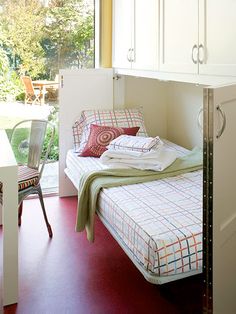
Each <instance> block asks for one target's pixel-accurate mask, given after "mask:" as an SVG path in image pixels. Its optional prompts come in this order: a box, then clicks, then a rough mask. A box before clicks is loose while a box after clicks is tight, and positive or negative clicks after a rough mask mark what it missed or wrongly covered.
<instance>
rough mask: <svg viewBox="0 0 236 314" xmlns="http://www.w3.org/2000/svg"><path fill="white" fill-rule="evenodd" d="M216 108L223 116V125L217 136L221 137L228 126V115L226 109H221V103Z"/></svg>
mask: <svg viewBox="0 0 236 314" xmlns="http://www.w3.org/2000/svg"><path fill="white" fill-rule="evenodd" d="M216 110H218V111H219V113H220V115H221V117H222V120H223V123H222V127H221V128H220V130H219V131H218V132H217V134H216V138H220V137H221V135H222V134H223V132H224V130H225V127H226V116H225V113H224V111H223V110H222V109H221V107H220V105H218V106H217V107H216Z"/></svg>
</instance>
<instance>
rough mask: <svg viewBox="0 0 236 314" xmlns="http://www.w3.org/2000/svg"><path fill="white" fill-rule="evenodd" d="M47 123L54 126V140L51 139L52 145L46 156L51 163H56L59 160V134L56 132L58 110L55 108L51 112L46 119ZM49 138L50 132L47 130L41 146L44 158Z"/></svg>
mask: <svg viewBox="0 0 236 314" xmlns="http://www.w3.org/2000/svg"><path fill="white" fill-rule="evenodd" d="M48 121H50V122H51V123H53V124H54V126H55V134H54V138H53V144H52V146H51V150H50V153H49V156H48V159H49V160H53V161H57V160H59V132H58V108H55V107H54V109H53V110H52V111H51V113H50V115H49V117H48ZM50 138H51V132H50V130H49V129H48V131H47V134H46V138H45V141H44V145H43V154H42V155H43V156H45V153H46V151H47V147H48V145H49V143H50Z"/></svg>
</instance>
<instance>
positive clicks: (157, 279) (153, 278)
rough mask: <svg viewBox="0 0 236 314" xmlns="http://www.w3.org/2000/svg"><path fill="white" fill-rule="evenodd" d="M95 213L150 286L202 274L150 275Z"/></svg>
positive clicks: (103, 219) (195, 272) (195, 271)
mask: <svg viewBox="0 0 236 314" xmlns="http://www.w3.org/2000/svg"><path fill="white" fill-rule="evenodd" d="M96 213H97V215H98V217H99V219H100V220H101V221H102V223H103V224H104V226H105V227H106V228H107V230H108V231H109V232H110V234H111V235H112V236H113V238H114V239H115V240H116V241H117V242H118V244H119V245H120V247H121V248H122V249H123V250H124V252H125V253H126V254H127V256H128V257H129V258H130V260H131V261H132V262H133V263H134V265H135V266H136V267H137V268H138V270H139V271H140V272H141V273H142V275H143V276H144V278H145V279H146V280H147V281H148V282H150V283H152V284H156V285H162V284H165V283H168V282H171V281H175V280H179V279H183V278H186V277H190V276H194V275H198V274H201V273H202V270H193V271H188V272H184V273H181V274H176V275H169V276H158V275H154V274H151V273H150V272H148V271H147V270H145V269H144V268H143V266H142V265H141V264H140V263H139V262H138V261H137V260H136V259H134V258H133V254H132V252H131V251H130V250H129V248H128V247H127V246H126V245H125V244H124V242H123V241H122V240H121V239H120V237H119V235H118V234H117V233H116V232H115V230H114V229H113V228H111V226H110V224H109V223H108V222H107V221H106V219H105V218H104V217H103V216H102V215H101V214H100V213H99V212H96Z"/></svg>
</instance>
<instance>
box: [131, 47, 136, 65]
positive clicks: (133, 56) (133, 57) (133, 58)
mask: <svg viewBox="0 0 236 314" xmlns="http://www.w3.org/2000/svg"><path fill="white" fill-rule="evenodd" d="M131 61H132V62H134V61H135V53H134V48H131Z"/></svg>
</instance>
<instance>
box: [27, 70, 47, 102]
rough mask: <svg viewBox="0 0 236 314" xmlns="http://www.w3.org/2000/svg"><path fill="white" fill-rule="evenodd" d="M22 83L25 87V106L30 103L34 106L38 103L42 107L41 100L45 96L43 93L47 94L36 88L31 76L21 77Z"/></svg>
mask: <svg viewBox="0 0 236 314" xmlns="http://www.w3.org/2000/svg"><path fill="white" fill-rule="evenodd" d="M21 82H22V84H23V86H24V92H25V104H27V103H30V104H32V105H34V104H36V103H38V104H40V105H41V100H42V98H43V96H44V95H43V93H45V92H44V91H43V90H41V89H40V88H36V87H34V85H33V82H32V80H31V77H30V76H21Z"/></svg>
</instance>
